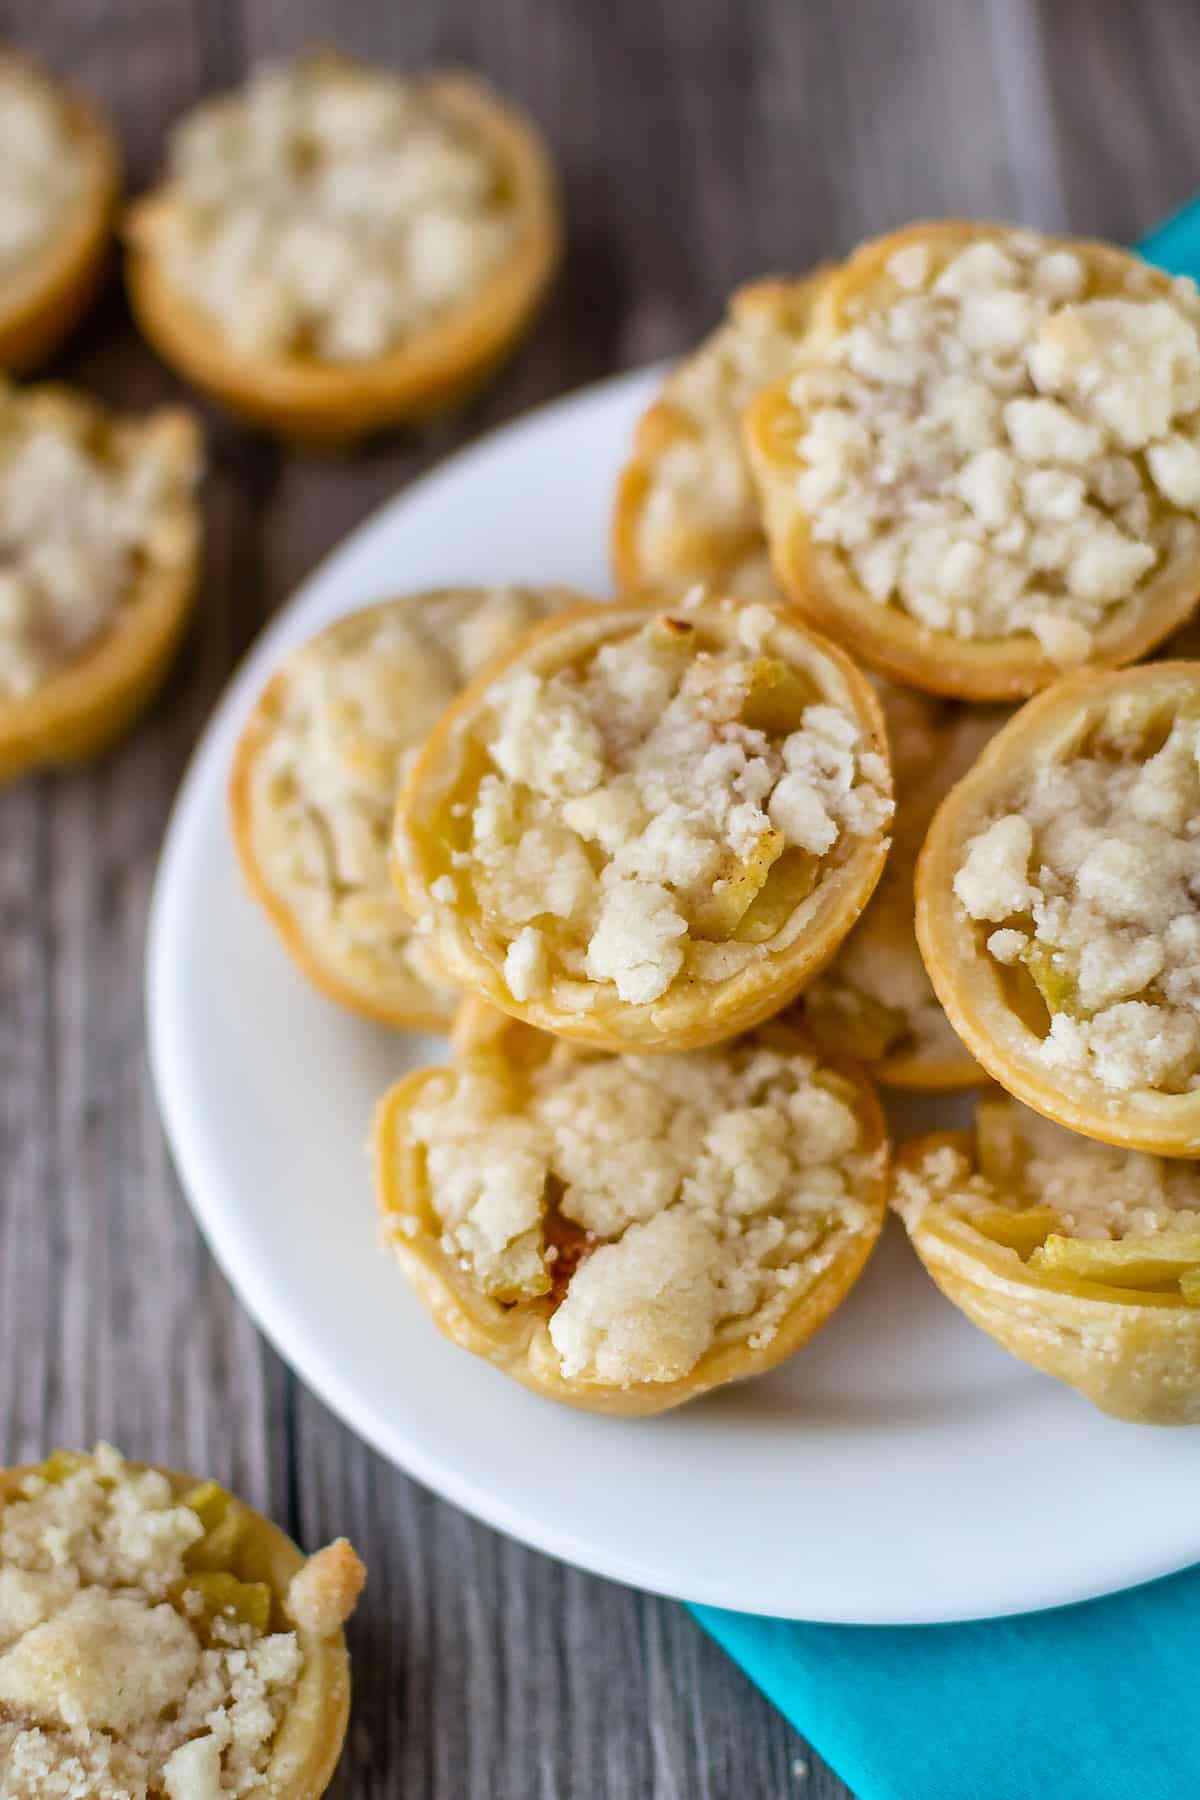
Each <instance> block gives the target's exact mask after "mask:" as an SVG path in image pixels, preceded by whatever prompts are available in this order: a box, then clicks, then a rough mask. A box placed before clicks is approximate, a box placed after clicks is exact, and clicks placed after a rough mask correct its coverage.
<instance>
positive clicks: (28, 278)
mask: <svg viewBox="0 0 1200 1800" xmlns="http://www.w3.org/2000/svg"><path fill="white" fill-rule="evenodd" d="M0 67H2V68H3V69H4V71H5V72H6V73H11V74H13V75H14V76H16V77H17V78H18V79H19V80H21V81H25V82H28V83H29V84H30V85H31V86H35V87H37V88H39V89H40V90H42V92H44V93H45V94H46V95H47V97H48V98H49V99H51V101H52V102H53V104H54V106H55V108H56V110H58V111H59V113H60V115H61V117H62V118H63V120H64V122H65V124H66V126H67V130H68V132H69V135H70V137H71V138H72V139H73V141H74V147H75V149H76V150H77V152H78V155H79V159H80V164H81V167H82V168H83V170H84V181H83V186H82V188H81V191H80V192H79V193H78V194H77V195H76V196H75V198H74V199H73V201H72V202H71V203H70V205H69V207H68V209H67V212H66V215H65V217H64V218H63V220H62V221H61V225H60V227H59V229H57V230H56V231H55V232H54V233H53V234H52V236H51V237H50V238H49V239H48V240H47V242H46V243H45V244H44V245H43V246H42V248H41V249H40V250H38V251H37V252H36V253H35V254H34V255H33V256H31V257H30V258H29V260H28V262H27V263H26V264H25V265H24V266H23V267H22V269H21V270H20V272H19V273H13V274H9V275H7V276H6V277H5V279H4V283H3V292H2V293H0V368H3V369H11V370H13V371H14V372H16V373H24V372H25V371H27V370H29V369H32V368H35V367H36V366H37V365H38V364H39V363H42V362H44V361H45V360H46V359H47V358H48V357H49V356H50V355H51V353H52V352H53V351H54V350H55V349H56V348H57V347H58V345H59V344H60V343H61V342H62V340H63V339H64V338H65V337H66V336H67V333H68V332H69V331H70V330H71V329H72V327H73V326H74V325H75V324H76V322H77V321H78V319H79V318H80V317H81V316H82V314H83V312H84V311H85V309H86V308H87V306H88V304H89V302H90V301H91V298H92V296H93V294H94V293H95V291H96V288H97V286H98V285H99V282H100V278H101V276H102V275H103V273H104V266H105V261H106V258H107V254H108V246H109V241H110V239H111V237H112V232H113V221H114V218H115V216H116V210H117V203H118V200H119V198H120V192H121V157H120V151H119V150H118V148H117V140H116V137H115V135H114V133H113V130H112V128H111V126H110V125H109V123H108V121H107V120H106V119H105V118H104V117H103V116H102V115H101V114H100V113H99V112H97V110H96V108H95V107H94V106H93V105H92V104H91V102H90V101H88V100H85V99H84V98H83V97H82V96H81V95H79V94H77V93H75V92H74V90H73V89H71V88H69V87H67V86H65V85H64V84H63V83H62V82H59V81H57V80H55V79H54V78H52V77H51V76H49V75H47V74H46V73H45V71H44V70H42V69H39V68H37V67H36V66H35V65H34V64H32V63H30V62H27V61H26V60H25V59H24V58H23V57H20V56H14V55H13V54H12V53H11V52H8V51H5V52H3V53H2V54H0Z"/></svg>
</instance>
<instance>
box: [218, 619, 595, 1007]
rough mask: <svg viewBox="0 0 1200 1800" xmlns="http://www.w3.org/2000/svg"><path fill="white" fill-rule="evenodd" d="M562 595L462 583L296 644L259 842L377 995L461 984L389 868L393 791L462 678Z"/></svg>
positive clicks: (255, 800)
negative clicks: (403, 900)
mask: <svg viewBox="0 0 1200 1800" xmlns="http://www.w3.org/2000/svg"><path fill="white" fill-rule="evenodd" d="M562 599H563V596H562V595H560V594H557V593H555V592H554V591H553V590H549V589H547V590H533V589H528V588H489V589H481V590H478V591H470V590H452V591H446V592H443V593H436V594H428V595H421V596H412V597H409V598H406V599H402V600H392V601H385V602H383V603H382V604H381V605H378V606H373V607H368V608H366V609H364V610H363V611H361V612H358V613H354V614H352V615H350V616H349V617H348V618H346V619H343V620H339V621H338V622H337V623H336V624H334V625H333V626H331V627H330V628H329V629H328V630H326V631H324V632H322V633H321V634H320V635H319V636H318V637H316V638H314V639H312V640H311V641H310V642H309V643H307V644H305V645H303V646H302V647H301V648H300V649H299V650H296V651H294V652H293V653H292V655H291V657H290V658H289V659H288V661H287V663H286V664H285V665H284V670H283V674H282V677H281V680H280V684H279V690H278V691H279V703H278V710H277V713H276V714H275V715H274V716H273V717H272V719H271V723H270V735H269V741H268V743H267V745H266V748H265V750H264V753H263V754H262V755H261V756H260V757H259V758H257V759H256V761H255V763H254V766H253V770H252V774H251V783H252V809H253V832H254V848H255V854H256V856H257V859H258V862H259V865H260V867H261V869H262V871H263V874H264V877H265V879H266V880H267V881H268V882H269V884H270V886H271V888H272V889H273V891H274V892H275V893H277V894H278V895H279V896H280V897H281V898H282V899H283V900H284V901H285V902H286V904H287V906H288V908H289V910H290V911H291V912H292V913H293V914H294V915H295V916H296V917H297V918H298V919H299V920H300V921H301V923H302V924H303V927H304V930H305V933H306V935H307V936H308V937H309V938H310V939H311V941H312V942H313V943H315V944H316V945H318V946H320V948H321V949H322V950H323V952H324V953H325V954H326V956H327V957H328V958H329V960H330V961H331V962H332V963H334V964H336V965H338V966H341V967H344V968H346V969H348V970H352V971H353V972H354V973H355V974H356V975H357V976H358V977H359V978H360V979H361V980H362V981H364V982H365V983H367V984H368V985H369V986H370V987H371V988H372V989H373V990H375V991H378V989H379V984H383V988H384V990H385V991H386V986H387V983H388V982H389V980H397V979H398V980H399V981H400V982H401V983H402V984H403V985H404V986H406V987H408V986H411V984H412V982H413V981H414V980H416V981H417V982H419V983H420V984H421V985H422V986H423V987H425V988H427V989H428V990H429V995H430V999H431V1002H432V1003H433V1004H435V1005H444V1006H445V1007H447V1008H449V1007H450V1005H451V1003H452V998H453V992H452V989H451V986H450V984H449V982H448V981H447V980H446V978H445V976H444V974H443V973H442V972H441V970H440V968H439V967H438V965H437V963H436V961H435V959H434V957H433V955H432V953H431V952H430V950H429V948H428V946H427V945H426V943H425V942H424V941H423V940H422V939H421V938H420V937H418V936H416V935H415V934H414V931H413V926H412V921H411V919H410V918H409V915H408V914H407V913H406V912H405V910H404V908H403V906H402V905H401V904H400V901H399V899H398V897H397V896H396V893H395V890H394V888H393V886H392V883H391V881H390V878H389V875H388V845H389V842H390V837H391V826H392V812H393V808H394V806H395V798H396V791H397V788H398V786H399V783H400V781H401V779H402V776H403V773H404V769H405V767H406V765H407V762H408V760H409V758H410V757H411V756H412V754H413V752H414V751H415V750H416V748H417V747H418V745H419V744H420V743H421V742H422V741H423V740H424V738H425V736H426V735H427V733H428V732H429V729H430V727H431V726H432V725H433V723H434V721H435V720H436V719H437V718H438V716H439V714H440V713H441V712H443V711H444V709H445V708H446V707H447V706H448V705H449V703H450V701H451V700H453V698H454V696H455V695H456V694H457V692H458V691H459V689H460V688H461V687H462V686H463V684H464V682H466V681H467V680H469V679H470V677H471V676H472V675H474V674H475V673H476V671H477V670H478V669H480V668H481V667H482V666H483V665H484V663H486V662H488V661H489V660H490V658H491V657H492V656H494V655H496V654H497V652H498V651H500V650H502V649H504V648H506V647H507V646H508V645H509V644H511V643H513V642H515V640H516V639H517V638H518V637H520V636H521V634H522V633H523V632H525V631H527V630H528V629H529V628H530V627H531V626H532V625H535V624H536V623H537V622H538V621H539V620H540V619H542V618H544V617H545V616H546V614H547V613H549V612H551V611H552V610H554V608H555V607H557V606H558V605H560V604H561V602H562Z"/></svg>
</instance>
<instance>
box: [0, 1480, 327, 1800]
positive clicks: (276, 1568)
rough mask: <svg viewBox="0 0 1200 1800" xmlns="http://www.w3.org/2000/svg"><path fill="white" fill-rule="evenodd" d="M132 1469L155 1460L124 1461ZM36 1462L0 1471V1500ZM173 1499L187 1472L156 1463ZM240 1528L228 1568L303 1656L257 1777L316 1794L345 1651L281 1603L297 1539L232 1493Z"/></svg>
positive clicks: (299, 1799) (297, 1794)
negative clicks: (250, 1586) (255, 1590)
mask: <svg viewBox="0 0 1200 1800" xmlns="http://www.w3.org/2000/svg"><path fill="white" fill-rule="evenodd" d="M128 1467H129V1468H130V1469H131V1470H133V1471H135V1472H136V1471H138V1470H140V1469H144V1468H146V1467H155V1468H158V1465H157V1464H150V1465H147V1464H145V1463H134V1462H131V1463H129V1464H128ZM39 1473H40V1469H39V1467H38V1466H36V1465H31V1466H25V1467H21V1468H14V1469H2V1470H0V1505H2V1504H3V1502H4V1501H5V1500H7V1499H13V1498H15V1497H16V1496H17V1495H18V1494H19V1492H20V1486H21V1483H22V1482H23V1481H24V1480H25V1479H26V1478H27V1477H28V1476H30V1475H37V1474H39ZM159 1473H160V1474H162V1475H165V1476H166V1478H167V1480H168V1481H169V1482H170V1484H171V1490H172V1492H173V1494H174V1495H175V1497H176V1499H178V1500H182V1499H183V1497H184V1496H185V1494H187V1493H188V1491H189V1490H190V1489H192V1488H195V1487H196V1486H197V1478H196V1477H195V1476H193V1475H182V1474H180V1473H179V1472H178V1471H177V1470H175V1469H159ZM234 1505H235V1506H236V1507H237V1508H238V1517H239V1524H240V1527H241V1528H240V1530H239V1532H238V1534H237V1538H236V1543H235V1546H234V1549H233V1551H232V1554H231V1558H230V1560H229V1562H228V1563H227V1564H226V1565H225V1566H226V1567H228V1569H229V1572H230V1573H231V1574H233V1575H236V1576H237V1577H238V1579H239V1580H241V1581H265V1582H266V1583H267V1585H268V1586H269V1588H270V1589H271V1594H272V1598H273V1606H272V1621H271V1623H272V1629H274V1630H283V1631H288V1630H294V1631H295V1633H296V1637H297V1640H298V1642H299V1644H300V1648H301V1651H302V1652H303V1656H304V1665H303V1668H302V1669H301V1672H300V1681H299V1686H298V1688H297V1691H296V1696H295V1699H294V1700H293V1702H292V1704H291V1706H290V1707H289V1708H288V1711H287V1712H286V1714H285V1715H284V1718H283V1720H282V1722H281V1724H280V1727H279V1730H278V1732H277V1734H276V1736H275V1740H274V1743H273V1745H272V1748H271V1756H270V1761H269V1762H268V1764H267V1767H266V1770H265V1780H266V1781H267V1783H268V1784H270V1786H271V1788H272V1792H274V1793H276V1794H278V1796H279V1800H320V1796H321V1795H322V1794H323V1793H324V1792H325V1790H326V1788H327V1787H328V1786H329V1783H330V1781H331V1780H332V1778H333V1771H334V1769H335V1768H336V1767H337V1761H338V1758H339V1756H340V1755H341V1752H342V1743H343V1741H344V1739H345V1736H346V1725H347V1723H348V1721H349V1718H350V1658H349V1656H348V1655H347V1653H346V1640H345V1638H344V1637H343V1636H342V1633H341V1631H340V1630H335V1631H332V1632H329V1633H326V1634H323V1635H320V1634H317V1633H314V1632H312V1631H308V1630H306V1629H305V1628H304V1626H303V1625H301V1623H300V1621H299V1620H297V1619H293V1618H292V1617H291V1615H290V1614H289V1612H288V1610H287V1592H288V1585H289V1583H290V1582H291V1581H292V1579H293V1577H294V1576H296V1575H297V1574H298V1573H299V1571H300V1570H301V1569H302V1568H304V1566H305V1561H306V1559H305V1557H304V1555H303V1553H302V1551H300V1550H299V1549H298V1548H297V1546H296V1545H295V1544H294V1543H293V1542H292V1540H291V1538H289V1537H287V1536H286V1535H285V1533H284V1532H282V1531H280V1529H279V1527H278V1526H277V1525H274V1524H272V1523H271V1521H270V1519H266V1518H264V1517H263V1515H262V1514H261V1513H257V1512H255V1511H254V1510H253V1509H252V1508H251V1507H248V1506H247V1505H246V1504H245V1502H244V1501H241V1500H235V1501H234Z"/></svg>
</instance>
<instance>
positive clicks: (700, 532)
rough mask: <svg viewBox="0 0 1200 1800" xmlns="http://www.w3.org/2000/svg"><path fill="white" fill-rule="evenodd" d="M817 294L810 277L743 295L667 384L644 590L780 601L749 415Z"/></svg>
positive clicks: (780, 369) (647, 519)
mask: <svg viewBox="0 0 1200 1800" xmlns="http://www.w3.org/2000/svg"><path fill="white" fill-rule="evenodd" d="M812 290H813V283H812V280H811V279H810V280H807V281H798V282H782V281H779V282H762V283H759V284H758V285H757V286H754V287H750V288H743V289H742V290H741V292H740V293H737V294H735V295H734V297H733V300H732V303H731V306H730V311H729V317H728V319H727V320H726V321H725V323H724V324H723V325H721V326H719V327H718V329H717V330H716V331H714V332H713V334H712V336H711V337H710V338H708V339H707V340H706V342H705V343H703V344H702V345H701V346H700V347H699V349H698V350H696V351H695V352H694V353H693V354H692V355H691V356H689V357H687V358H685V360H684V361H683V362H682V363H681V364H680V365H679V367H678V368H677V369H675V370H674V371H673V372H672V373H671V374H670V375H669V376H668V377H667V380H666V382H665V383H664V385H663V390H662V393H661V395H660V396H659V399H658V402H657V403H656V404H657V408H658V409H660V410H659V412H658V414H657V415H656V416H660V417H661V416H663V415H664V413H665V416H666V417H667V418H669V420H670V437H669V440H668V441H667V442H666V443H665V444H664V445H663V447H662V448H661V449H659V450H658V451H657V453H656V454H655V455H653V457H651V458H648V460H647V463H646V474H647V477H648V486H647V490H646V493H645V496H644V499H643V501H642V504H641V508H640V511H639V514H638V519H637V536H636V545H637V557H638V563H639V567H640V576H641V579H642V580H644V581H645V582H646V583H648V584H650V585H652V586H654V587H659V588H663V589H664V590H666V591H668V592H680V593H682V592H685V591H686V590H687V588H688V587H690V586H691V585H692V583H693V582H695V581H709V582H714V583H717V584H719V585H720V586H722V587H724V588H725V589H727V590H728V592H730V593H733V594H739V595H741V596H742V597H743V598H744V599H747V600H757V599H767V600H770V599H777V598H778V597H779V589H778V586H777V584H776V582H775V579H774V577H773V576H772V574H771V565H770V562H769V561H768V558H767V546H766V540H765V538H764V536H763V530H762V520H761V514H760V511H759V505H758V499H757V496H756V494H755V491H754V485H753V482H752V480H751V476H750V469H749V465H748V463H747V460H746V455H745V451H744V450H743V448H742V436H741V417H742V413H743V412H744V411H745V409H746V407H747V406H748V405H749V404H750V401H751V400H752V399H753V398H754V396H755V394H756V393H758V391H759V389H760V388H763V387H765V386H766V384H767V383H768V382H769V381H774V380H775V379H776V378H777V377H778V376H781V375H784V374H786V372H787V370H788V369H789V368H790V367H791V366H792V364H793V362H794V361H795V358H796V351H797V347H798V345H799V343H800V341H801V339H802V338H803V336H804V334H805V332H806V331H807V329H808V321H809V313H810V310H811V296H812Z"/></svg>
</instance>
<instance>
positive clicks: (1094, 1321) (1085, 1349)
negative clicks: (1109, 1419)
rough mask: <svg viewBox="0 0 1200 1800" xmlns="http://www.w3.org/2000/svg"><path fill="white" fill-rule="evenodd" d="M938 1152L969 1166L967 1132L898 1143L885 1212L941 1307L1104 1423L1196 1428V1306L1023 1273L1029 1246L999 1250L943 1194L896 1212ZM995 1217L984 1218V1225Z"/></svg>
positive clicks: (1064, 1276)
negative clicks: (1082, 1399)
mask: <svg viewBox="0 0 1200 1800" xmlns="http://www.w3.org/2000/svg"><path fill="white" fill-rule="evenodd" d="M945 1149H949V1150H952V1151H955V1152H956V1153H958V1154H959V1155H961V1156H964V1157H966V1158H967V1159H968V1161H969V1162H970V1163H971V1164H972V1166H973V1167H974V1166H975V1156H976V1151H975V1145H974V1138H973V1134H972V1133H971V1132H970V1131H944V1132H935V1133H932V1134H931V1135H929V1136H928V1137H923V1138H918V1139H915V1140H913V1141H912V1142H910V1143H907V1144H904V1145H903V1146H902V1147H901V1149H900V1151H899V1152H898V1154H897V1157H896V1165H895V1170H896V1193H897V1199H896V1201H895V1205H896V1210H897V1211H898V1212H900V1213H901V1215H902V1217H903V1218H904V1221H905V1225H906V1227H907V1230H908V1235H909V1238H910V1240H911V1242H912V1245H913V1248H914V1249H915V1250H916V1252H917V1255H918V1256H919V1257H920V1259H921V1261H922V1263H923V1264H924V1265H925V1268H926V1269H927V1270H928V1271H929V1274H930V1275H931V1276H932V1277H933V1280H934V1281H935V1282H936V1283H937V1285H938V1287H939V1288H940V1289H941V1291H942V1293H943V1294H945V1296H946V1298H947V1299H948V1300H950V1301H952V1302H953V1304H954V1305H955V1306H957V1307H958V1308H959V1310H960V1311H961V1312H963V1313H965V1314H966V1316H967V1318H968V1319H970V1321H971V1323H972V1324H973V1325H978V1327H979V1328H980V1330H981V1331H986V1333H987V1334H988V1336H989V1337H991V1338H994V1339H995V1341H996V1342H997V1343H998V1344H1000V1345H1001V1346H1002V1347H1003V1348H1004V1349H1005V1350H1008V1351H1010V1352H1011V1353H1012V1355H1014V1356H1018V1357H1020V1359H1021V1361H1022V1362H1026V1363H1029V1364H1030V1365H1031V1366H1032V1367H1033V1368H1035V1369H1040V1370H1041V1371H1042V1373H1043V1374H1045V1375H1053V1376H1054V1377H1055V1378H1056V1379H1057V1380H1059V1381H1064V1382H1066V1383H1067V1385H1068V1386H1069V1387H1073V1388H1076V1389H1077V1390H1078V1391H1079V1393H1081V1394H1083V1395H1085V1396H1086V1397H1087V1399H1089V1400H1091V1401H1092V1402H1093V1403H1094V1404H1095V1405H1096V1406H1098V1407H1100V1409H1101V1410H1102V1411H1103V1412H1106V1413H1111V1414H1112V1416H1113V1417H1114V1418H1117V1419H1126V1420H1130V1421H1133V1422H1135V1423H1139V1424H1143V1425H1194V1424H1197V1423H1200V1305H1196V1304H1192V1303H1189V1302H1188V1301H1187V1300H1185V1299H1184V1298H1183V1297H1182V1296H1181V1295H1180V1294H1179V1293H1167V1292H1156V1291H1151V1290H1147V1291H1140V1290H1138V1289H1136V1288H1130V1287H1117V1286H1108V1285H1106V1284H1104V1283H1102V1282H1099V1281H1092V1280H1085V1279H1082V1278H1080V1277H1079V1276H1077V1275H1072V1274H1068V1273H1065V1272H1059V1271H1056V1270H1050V1269H1039V1268H1031V1267H1030V1266H1029V1261H1028V1256H1029V1249H1028V1248H1026V1247H1025V1246H1022V1248H1017V1247H1014V1245H1012V1244H1006V1243H1003V1242H997V1241H996V1239H995V1238H994V1237H992V1236H989V1235H988V1234H987V1232H985V1231H984V1230H982V1229H980V1227H979V1225H978V1224H977V1223H975V1222H973V1220H972V1218H971V1216H970V1214H969V1213H968V1212H967V1211H964V1210H963V1209H962V1208H961V1207H959V1206H956V1204H955V1202H954V1198H953V1195H950V1196H947V1197H946V1198H939V1199H937V1200H929V1201H927V1202H925V1203H924V1204H920V1205H914V1204H912V1203H906V1202H905V1200H904V1198H903V1195H904V1188H905V1183H906V1180H907V1178H908V1177H909V1176H910V1175H914V1174H915V1173H916V1171H918V1170H919V1169H920V1168H921V1166H922V1164H923V1163H924V1162H925V1161H926V1159H927V1158H928V1157H929V1156H930V1155H932V1154H936V1152H938V1151H939V1150H945ZM1004 1205H1005V1202H1004V1200H1003V1197H1002V1199H1001V1207H1002V1208H1003V1207H1004ZM1012 1216H1013V1218H1014V1219H1017V1220H1019V1219H1020V1218H1021V1216H1022V1215H1021V1213H1020V1212H1019V1211H1014V1212H1013V1215H1012ZM996 1218H997V1214H996V1213H995V1212H993V1213H991V1214H989V1215H987V1216H986V1217H985V1220H984V1223H989V1222H991V1221H992V1220H995V1219H996ZM999 1229H1000V1230H1001V1232H1003V1226H1002V1225H1000V1226H999ZM1023 1252H1024V1253H1023Z"/></svg>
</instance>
